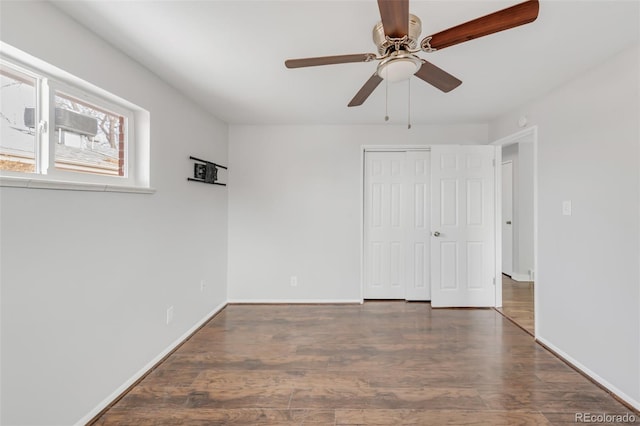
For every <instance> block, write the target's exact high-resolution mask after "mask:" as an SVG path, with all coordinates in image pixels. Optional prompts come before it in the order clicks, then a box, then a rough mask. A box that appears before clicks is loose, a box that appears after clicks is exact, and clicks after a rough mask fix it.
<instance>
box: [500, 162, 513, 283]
mask: <svg viewBox="0 0 640 426" xmlns="http://www.w3.org/2000/svg"><path fill="white" fill-rule="evenodd" d="M505 164H510V165H511V194H512V195H511V221H512V224H513V219H514V218H513V210H514V209H513V202H514V200H513V161H511V160H508V161H502V162H501V163H500V166H501V168H500V179H501V182H504V179H503V175H502V167H504V165H505ZM500 189H501V190H502V186H500ZM500 200H502V193H500ZM500 204H501V206H502V203H500ZM500 214H502V209H501V210H500ZM503 219H504V218H503ZM500 232H502V221H500ZM500 241H504V240H503V239H502V238H500ZM502 255H503V256H504V250H502ZM502 263H503V265H502V267H501V268H500V270H501V271H502V273H503V274H504V258H503V259H502ZM510 269H511V275H513V226H512V228H511V268H510Z"/></svg>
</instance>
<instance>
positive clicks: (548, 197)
mask: <svg viewBox="0 0 640 426" xmlns="http://www.w3.org/2000/svg"><path fill="white" fill-rule="evenodd" d="M638 52H639V46H637V45H636V46H632V47H630V48H629V49H628V50H625V51H624V52H621V53H619V54H617V55H615V56H613V57H612V58H610V59H609V60H608V61H607V62H606V63H604V64H602V65H601V66H599V67H598V68H595V69H593V70H591V71H589V72H587V73H586V74H584V75H583V76H580V77H579V78H576V79H575V80H574V81H572V82H571V83H569V84H567V85H565V86H562V87H560V88H558V89H556V90H554V91H552V92H551V93H549V94H548V95H546V96H545V97H543V98H542V99H540V100H538V101H536V102H533V103H531V104H529V105H525V106H522V107H520V108H517V109H515V110H514V111H512V112H510V113H508V114H505V115H504V116H502V117H500V118H499V119H498V120H496V121H495V122H493V123H491V124H490V135H491V139H492V140H495V139H498V138H500V137H503V136H506V135H509V134H512V133H515V132H516V131H517V130H518V127H517V121H518V117H519V116H520V115H526V116H527V117H528V120H529V123H531V124H532V125H537V126H538V132H539V133H538V229H539V231H538V259H537V260H538V271H537V276H536V297H537V315H538V318H537V329H536V334H537V335H538V337H539V338H540V339H541V340H542V341H543V342H546V343H548V344H549V345H551V346H552V347H553V348H555V349H556V350H558V351H559V352H561V353H563V354H565V355H566V356H568V357H569V359H571V360H572V361H574V362H575V363H576V364H578V365H579V366H581V367H582V368H583V369H585V370H587V371H588V372H589V373H590V374H592V375H593V376H596V377H597V378H599V379H600V380H601V382H603V383H604V384H606V385H607V386H609V387H610V388H611V389H612V390H614V391H616V393H618V394H619V395H620V396H623V397H624V398H626V399H627V400H628V401H629V402H631V403H633V404H635V406H636V408H640V338H639V336H640V309H639V306H640V274H639V270H640V269H639V268H640V259H639V255H640V250H639V236H640V222H639V218H640V209H639V208H640V205H639V202H640V181H639V179H640V174H639V171H640V157H639V155H640V150H639V145H640V144H639V141H640V121H639V120H640V94H639V88H638V76H639V75H640V69H639V66H638V61H639V54H638ZM564 200H571V201H572V206H573V212H572V215H571V216H563V215H562V201H564Z"/></svg>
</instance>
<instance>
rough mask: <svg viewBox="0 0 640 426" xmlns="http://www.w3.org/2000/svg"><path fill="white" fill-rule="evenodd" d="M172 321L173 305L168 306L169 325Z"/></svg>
mask: <svg viewBox="0 0 640 426" xmlns="http://www.w3.org/2000/svg"><path fill="white" fill-rule="evenodd" d="M171 321H173V306H169V307H168V308H167V325H169V324H171Z"/></svg>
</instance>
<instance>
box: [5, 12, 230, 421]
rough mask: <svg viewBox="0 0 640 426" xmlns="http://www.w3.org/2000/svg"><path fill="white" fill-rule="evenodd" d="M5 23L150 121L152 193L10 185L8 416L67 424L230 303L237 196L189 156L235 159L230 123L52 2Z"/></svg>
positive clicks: (9, 38)
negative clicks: (232, 210)
mask: <svg viewBox="0 0 640 426" xmlns="http://www.w3.org/2000/svg"><path fill="white" fill-rule="evenodd" d="M0 24H1V27H0V28H1V32H0V38H1V39H2V40H3V41H5V42H7V43H9V44H11V45H13V46H15V47H17V48H19V49H21V50H24V51H26V52H27V53H30V54H32V55H34V56H36V57H39V58H41V59H43V60H45V61H47V62H49V63H51V64H53V65H55V66H58V67H59V68H62V69H64V70H66V71H68V72H70V73H72V74H75V75H76V76H78V77H80V78H83V79H85V80H88V81H90V82H92V83H94V84H96V85H97V86H100V87H102V88H104V89H106V90H109V91H111V92H113V93H114V94H116V95H118V96H120V97H123V98H125V99H127V100H130V101H131V102H133V103H135V104H137V105H139V106H141V107H142V108H145V109H146V110H148V111H149V112H150V116H151V185H152V186H153V187H155V188H156V189H157V192H156V193H155V194H153V195H143V194H122V193H97V192H74V191H53V190H35V189H18V188H2V189H0V203H1V207H0V213H1V220H0V232H1V243H0V249H1V257H0V262H1V275H0V279H1V299H2V300H1V309H2V313H1V321H2V324H1V334H2V337H1V339H2V340H1V344H2V350H1V356H2V359H1V372H0V376H1V387H2V397H1V398H2V399H1V409H2V414H1V420H0V421H1V423H2V424H7V425H20V424H25V425H26V424H29V425H38V424H40V425H69V424H73V423H75V422H77V421H79V420H80V419H82V418H83V417H84V416H86V415H88V414H90V413H91V411H92V410H93V409H94V408H96V406H98V405H99V404H100V403H101V402H102V401H103V400H105V398H107V397H109V395H110V394H111V393H112V392H114V391H116V390H117V389H118V388H119V387H120V386H121V385H122V384H123V383H125V382H126V381H127V380H128V379H130V378H131V377H132V376H134V375H135V374H136V373H137V372H139V370H140V369H142V368H143V367H144V366H145V365H147V363H149V362H150V361H151V360H153V359H154V358H155V357H156V356H158V355H159V354H160V353H161V352H162V351H164V350H165V349H167V347H168V346H170V345H171V344H172V343H173V342H174V341H176V339H178V338H179V337H180V336H182V335H183V334H184V333H185V332H186V331H187V330H189V329H190V328H191V327H192V326H194V324H196V323H198V322H199V321H200V320H202V319H203V318H205V317H206V316H207V315H208V314H209V313H210V312H211V311H212V310H214V308H216V307H217V306H219V305H220V304H221V303H224V302H225V301H226V298H227V296H226V286H227V283H226V267H227V259H226V252H227V192H226V189H225V188H223V187H219V186H212V185H211V186H210V185H204V184H200V183H192V182H187V180H186V178H187V176H188V175H189V174H190V173H191V171H192V168H191V167H192V166H191V163H190V162H189V160H188V156H189V155H194V156H197V157H202V158H206V159H212V160H214V161H216V162H219V163H223V164H224V163H226V160H227V138H228V128H227V126H226V125H225V124H224V123H222V122H220V121H218V120H217V119H215V118H213V117H212V116H210V115H209V114H207V113H205V112H204V111H203V110H202V109H200V108H199V107H197V106H195V105H194V104H193V103H191V102H190V101H188V100H186V99H185V97H184V96H182V95H181V94H180V93H179V92H177V91H176V90H174V89H173V88H171V87H170V86H168V85H167V84H165V83H163V82H162V81H160V80H159V79H158V78H156V77H155V76H154V75H153V74H152V73H151V72H149V71H148V70H146V69H144V68H142V67H141V66H139V65H137V64H136V63H135V62H134V61H132V60H131V59H130V58H128V57H126V56H124V55H122V54H121V53H119V52H117V51H116V50H114V49H113V48H112V47H111V46H109V45H108V44H106V43H105V42H103V41H101V40H100V39H98V38H97V37H95V36H94V35H93V34H92V33H91V32H89V31H88V30H86V29H84V28H83V27H81V26H79V25H78V24H77V23H75V22H74V21H71V20H70V19H69V18H67V17H66V16H65V15H63V14H61V13H60V12H59V11H58V10H57V9H55V8H54V7H53V6H51V5H49V4H47V3H38V2H15V3H14V2H6V1H3V2H2V15H1V21H0ZM201 279H205V280H206V289H205V292H204V294H203V293H201V292H200V280H201ZM170 305H173V306H174V309H175V317H174V322H173V323H172V324H171V325H169V326H167V325H165V315H166V309H167V307H168V306H170Z"/></svg>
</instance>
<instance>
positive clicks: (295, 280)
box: [291, 275, 298, 287]
mask: <svg viewBox="0 0 640 426" xmlns="http://www.w3.org/2000/svg"><path fill="white" fill-rule="evenodd" d="M297 286H298V277H296V276H295V275H292V276H291V287H297Z"/></svg>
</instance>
